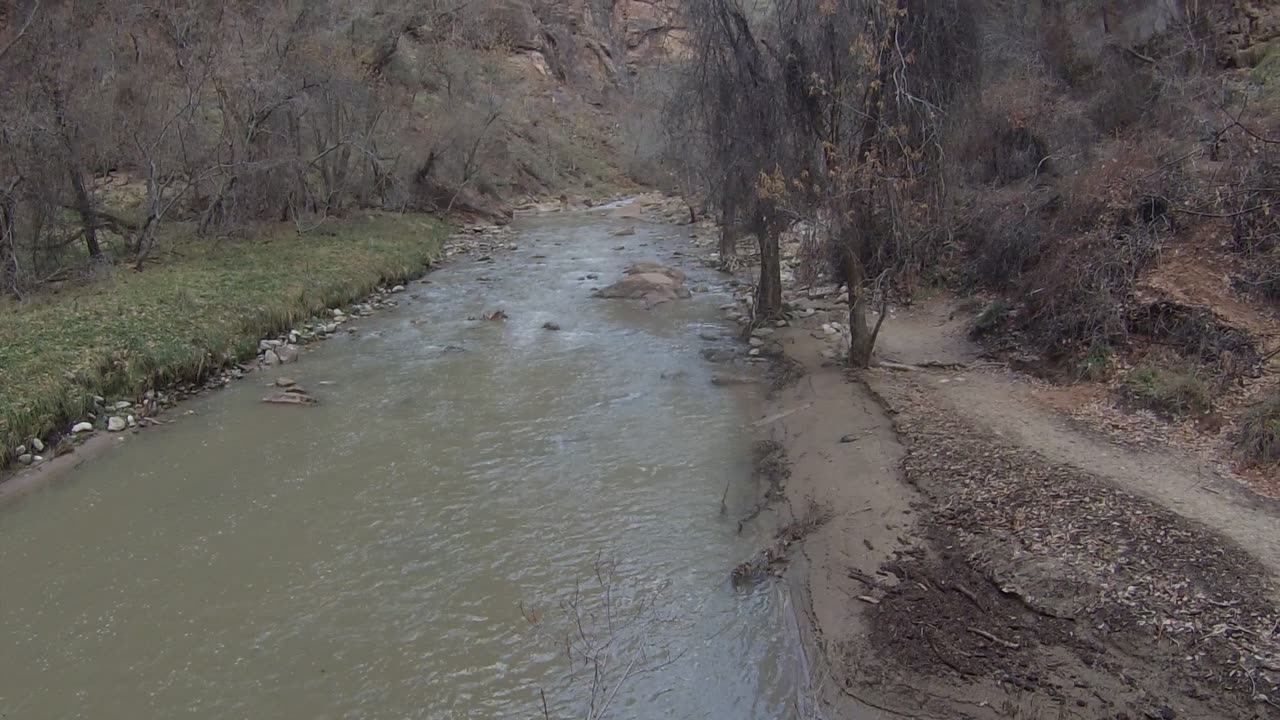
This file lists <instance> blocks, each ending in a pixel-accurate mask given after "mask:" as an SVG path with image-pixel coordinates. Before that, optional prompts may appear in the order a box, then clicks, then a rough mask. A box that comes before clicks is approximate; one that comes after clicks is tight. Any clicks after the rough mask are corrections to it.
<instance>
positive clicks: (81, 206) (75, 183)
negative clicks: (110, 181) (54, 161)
mask: <svg viewBox="0 0 1280 720" xmlns="http://www.w3.org/2000/svg"><path fill="white" fill-rule="evenodd" d="M67 174H68V176H69V177H70V178H71V189H72V191H73V192H74V193H75V200H76V212H78V213H80V225H81V227H83V228H84V246H85V249H86V250H88V251H89V257H90V258H92V259H94V260H101V259H102V246H101V245H100V244H98V218H97V217H96V216H95V215H94V213H93V199H92V198H90V197H89V189H88V188H87V187H85V184H84V173H83V172H81V170H80V168H79V167H78V166H77V165H76V164H75V163H72V164H71V165H70V166H68V167H67Z"/></svg>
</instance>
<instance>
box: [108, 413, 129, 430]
mask: <svg viewBox="0 0 1280 720" xmlns="http://www.w3.org/2000/svg"><path fill="white" fill-rule="evenodd" d="M127 427H129V423H128V422H127V421H126V420H125V419H124V418H122V417H120V416H119V415H113V416H111V417H110V418H109V419H108V420H107V431H108V432H113V433H115V432H124V429H125V428H127Z"/></svg>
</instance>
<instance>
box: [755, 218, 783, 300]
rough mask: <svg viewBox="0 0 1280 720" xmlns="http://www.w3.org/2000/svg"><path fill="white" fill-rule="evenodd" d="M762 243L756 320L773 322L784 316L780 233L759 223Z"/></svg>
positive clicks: (758, 233) (758, 231)
mask: <svg viewBox="0 0 1280 720" xmlns="http://www.w3.org/2000/svg"><path fill="white" fill-rule="evenodd" d="M756 237H757V238H758V239H759V243H760V282H759V284H758V285H756V308H755V316H756V320H757V321H760V320H772V319H776V318H778V317H780V316H781V315H782V257H781V252H780V250H779V247H778V233H776V232H774V231H773V230H772V229H771V228H769V226H768V224H767V223H757V227H756Z"/></svg>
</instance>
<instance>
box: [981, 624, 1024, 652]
mask: <svg viewBox="0 0 1280 720" xmlns="http://www.w3.org/2000/svg"><path fill="white" fill-rule="evenodd" d="M969 632H971V633H973V634H974V635H977V636H978V637H983V638H986V639H988V640H990V641H991V642H993V643H996V644H997V645H1003V646H1005V647H1007V648H1009V649H1010V650H1017V649H1018V648H1020V647H1022V646H1021V645H1019V644H1018V643H1016V642H1010V641H1008V640H1005V639H1003V638H998V637H996V636H995V635H992V634H991V633H989V632H987V631H986V630H979V629H978V628H973V627H971V628H969Z"/></svg>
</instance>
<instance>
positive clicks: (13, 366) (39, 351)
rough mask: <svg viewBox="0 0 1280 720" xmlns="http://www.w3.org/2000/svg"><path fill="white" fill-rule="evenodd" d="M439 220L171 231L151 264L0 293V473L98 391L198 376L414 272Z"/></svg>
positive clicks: (388, 218) (431, 245) (122, 392)
mask: <svg viewBox="0 0 1280 720" xmlns="http://www.w3.org/2000/svg"><path fill="white" fill-rule="evenodd" d="M446 235H447V228H446V226H445V225H444V224H443V223H440V222H438V221H436V220H433V219H430V218H426V217H424V216H399V215H390V214H374V215H367V216H362V217H358V218H352V219H348V220H342V221H334V222H332V223H330V224H328V225H325V226H324V227H322V228H321V229H320V230H318V231H315V232H313V233H311V234H308V235H305V236H301V235H298V234H297V232H295V231H294V230H293V228H292V226H289V227H280V228H276V229H269V230H266V231H263V232H262V233H260V234H259V235H257V236H255V237H253V238H252V239H248V240H213V239H200V238H195V237H192V236H191V235H190V233H189V230H187V229H185V228H183V227H181V226H176V225H175V226H171V227H170V229H169V232H168V237H166V238H165V239H164V240H162V243H161V247H162V248H163V249H164V250H165V251H166V252H164V253H163V257H161V258H160V262H159V263H157V264H155V265H149V266H148V267H147V269H146V270H144V271H143V272H140V273H137V272H133V271H131V270H127V269H124V268H116V269H115V271H114V272H112V273H107V274H106V277H105V278H103V279H101V280H98V281H96V282H92V283H89V284H86V285H83V286H78V287H75V288H72V289H69V290H63V291H61V292H59V293H57V294H48V295H44V296H41V297H36V298H32V299H29V300H28V301H27V302H25V303H23V304H17V303H14V302H12V301H7V300H6V301H0V467H3V466H4V465H6V464H7V463H8V462H9V461H10V460H11V459H12V458H11V457H10V455H11V454H12V452H13V449H14V448H15V447H16V446H17V445H19V444H21V443H24V442H25V441H26V440H28V439H29V438H31V437H33V436H41V437H44V436H47V435H48V434H49V433H51V432H52V431H54V430H57V429H65V425H66V424H67V423H70V422H71V421H73V420H78V419H81V418H83V417H84V415H85V413H86V412H88V411H89V410H90V409H91V408H92V403H93V397H94V395H102V396H106V397H110V396H129V397H133V396H135V395H137V394H138V393H140V392H142V391H144V390H146V389H148V388H152V387H161V386H164V385H167V384H170V383H173V382H178V381H186V380H193V381H194V380H199V379H201V378H202V377H203V376H205V375H206V374H208V373H209V372H211V371H213V370H215V369H217V368H218V367H220V366H222V365H225V364H226V363H228V362H232V361H236V360H241V359H245V358H247V357H250V356H252V355H253V354H254V353H255V352H256V350H257V342H258V340H259V339H260V338H261V337H263V336H264V335H267V334H270V333H275V332H279V331H282V330H284V329H286V328H289V327H291V326H292V325H293V324H295V323H297V322H298V321H300V320H305V319H306V318H308V317H310V316H312V315H314V314H316V313H319V312H321V311H322V310H324V309H325V308H328V307H333V306H336V305H340V304H343V303H347V302H350V301H352V300H355V299H357V298H360V297H362V296H364V295H367V294H369V293H370V292H372V291H373V290H374V289H376V288H377V287H378V286H379V285H380V284H383V283H385V282H390V281H395V280H401V279H404V278H408V277H411V276H414V275H417V274H418V273H420V272H422V271H423V270H424V269H425V268H426V267H427V266H428V265H430V263H431V262H432V261H433V260H434V259H436V258H437V257H438V256H439V253H440V248H441V246H442V243H443V240H444V237H445V236H446Z"/></svg>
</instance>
